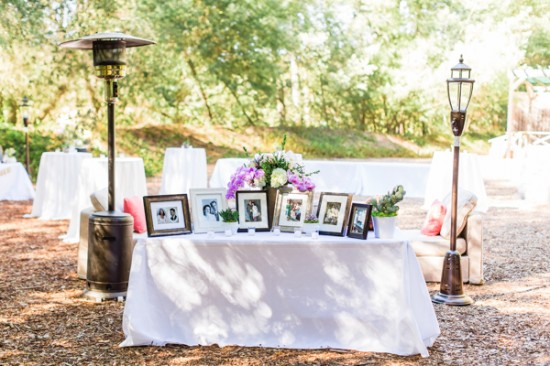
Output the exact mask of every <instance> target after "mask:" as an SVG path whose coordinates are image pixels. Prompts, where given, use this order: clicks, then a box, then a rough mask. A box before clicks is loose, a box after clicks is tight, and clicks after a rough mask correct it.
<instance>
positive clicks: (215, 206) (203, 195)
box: [189, 188, 227, 234]
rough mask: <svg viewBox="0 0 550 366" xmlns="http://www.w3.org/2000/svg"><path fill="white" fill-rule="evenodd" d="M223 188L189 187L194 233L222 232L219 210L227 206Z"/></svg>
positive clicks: (222, 226)
mask: <svg viewBox="0 0 550 366" xmlns="http://www.w3.org/2000/svg"><path fill="white" fill-rule="evenodd" d="M226 191H227V190H226V189H225V188H190V189H189V201H190V204H189V208H190V210H191V223H192V226H193V232H194V233H197V234H198V233H207V232H209V231H212V232H223V231H224V225H223V221H222V219H221V217H220V215H219V212H220V211H222V210H225V209H226V208H227V200H226V199H225V193H226Z"/></svg>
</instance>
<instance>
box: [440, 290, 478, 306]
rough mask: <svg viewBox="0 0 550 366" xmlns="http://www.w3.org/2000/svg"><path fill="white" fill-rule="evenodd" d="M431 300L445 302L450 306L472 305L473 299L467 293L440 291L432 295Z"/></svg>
mask: <svg viewBox="0 0 550 366" xmlns="http://www.w3.org/2000/svg"><path fill="white" fill-rule="evenodd" d="M432 302H433V303H435V304H445V305H451V306H466V305H472V304H473V303H474V300H472V298H471V297H470V296H468V295H464V294H462V295H447V294H444V293H441V292H438V293H437V294H435V295H433V296H432Z"/></svg>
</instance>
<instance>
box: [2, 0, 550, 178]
mask: <svg viewBox="0 0 550 366" xmlns="http://www.w3.org/2000/svg"><path fill="white" fill-rule="evenodd" d="M396 4H398V5H399V6H396ZM120 9H124V11H119V10H120ZM549 11H550V9H549V5H548V2H547V1H546V2H543V1H537V0H520V1H513V2H506V3H504V4H502V2H500V1H498V0H488V1H487V2H486V3H485V4H484V6H483V7H480V6H478V4H477V2H476V1H474V0H467V1H462V2H451V1H439V2H435V3H434V2H433V1H428V0H416V1H399V2H397V3H395V2H382V1H368V2H360V1H351V0H343V1H335V2H330V1H320V0H288V1H283V2H281V1H277V0H259V1H255V0H243V1H237V2H235V1H232V0H220V1H211V0H197V1H191V0H166V1H162V2H159V1H156V0H141V1H138V2H136V1H133V0H117V1H106V0H100V1H87V2H78V1H77V2H75V1H71V0H61V1H55V2H44V1H42V2H37V1H23V0H8V1H3V2H1V3H0V12H1V13H2V15H3V22H1V23H0V59H1V60H2V68H1V69H0V108H1V109H2V113H0V121H4V122H6V123H8V124H10V125H12V126H15V125H17V124H18V123H19V121H20V120H21V118H20V112H19V104H20V101H21V98H22V97H23V96H24V95H27V96H28V97H29V98H30V100H31V101H32V102H33V106H32V116H31V119H32V123H33V124H34V125H35V126H40V128H41V130H42V131H44V133H46V134H50V135H51V134H52V133H53V132H52V131H56V130H58V129H59V126H60V124H62V121H67V120H71V121H73V122H74V123H75V124H73V126H78V127H79V128H80V129H81V130H84V131H86V132H87V136H88V139H89V141H87V145H88V147H91V148H92V149H95V150H97V149H100V147H99V146H101V145H103V146H104V145H105V142H104V141H105V124H106V107H105V101H104V97H103V88H104V83H103V81H102V80H100V79H97V78H96V77H94V76H93V74H94V70H93V66H92V57H91V55H92V53H91V51H90V52H88V51H78V50H67V49H61V48H59V46H58V44H59V43H60V42H62V41H65V40H69V39H74V38H78V37H81V36H84V35H88V34H91V33H95V32H97V31H108V30H121V31H124V32H126V33H129V34H133V35H136V36H140V37H144V38H150V39H153V40H155V41H156V42H157V44H156V45H153V46H148V47H141V48H137V49H131V50H128V56H129V64H128V75H127V77H125V78H124V79H122V80H120V82H119V90H120V98H119V101H118V103H117V114H116V122H117V128H118V127H123V128H128V129H130V128H134V127H136V126H145V128H147V126H158V125H166V124H171V125H175V126H198V127H201V126H206V127H208V126H221V127H224V128H227V129H229V130H235V129H237V130H239V129H241V128H244V127H249V126H254V127H257V128H261V127H273V128H282V129H283V130H285V131H286V130H288V131H290V133H295V134H298V136H299V137H301V136H302V134H306V135H308V139H307V141H308V144H307V145H306V144H304V145H303V146H301V148H302V149H301V150H302V151H303V152H304V153H306V154H307V153H311V154H314V155H316V156H318V157H334V156H339V157H349V158H353V157H357V156H358V155H359V156H361V157H369V156H380V155H382V156H399V155H400V154H405V155H406V156H407V155H408V156H410V152H409V151H408V150H400V149H389V150H387V151H380V149H379V147H378V146H376V145H375V144H372V140H371V138H372V137H371V136H373V134H388V135H400V136H405V137H406V138H407V139H413V140H415V141H418V142H419V144H421V145H429V144H431V143H432V141H431V138H432V137H435V138H437V140H436V141H435V143H436V144H440V143H441V142H440V140H441V136H442V135H444V136H446V135H449V136H450V131H449V128H448V125H447V124H448V113H449V106H448V104H447V96H446V91H445V79H446V78H447V77H448V76H449V69H450V67H451V66H453V65H454V63H455V62H456V61H457V59H458V56H459V55H460V53H464V57H465V60H466V62H467V64H468V65H470V66H471V67H472V68H473V77H474V78H475V79H476V84H475V89H474V96H473V100H472V104H471V107H470V110H469V112H468V117H467V118H468V120H469V121H470V122H469V129H471V130H472V132H475V133H476V134H483V133H484V132H486V131H495V132H496V133H502V132H503V131H504V130H505V128H506V126H505V121H506V111H507V108H506V107H507V88H508V85H507V77H506V73H507V72H508V71H509V70H510V69H513V68H516V67H518V66H520V64H521V63H522V62H524V63H526V64H529V65H533V66H534V65H540V66H548V65H549V64H550V61H549V59H550V57H549V54H548V49H549V45H548V39H549V37H548V35H549V34H550V30H549V28H548V21H547V19H546V14H548V13H549ZM464 24H467V25H468V26H467V27H465V26H464ZM493 44H494V45H495V46H494V48H492V47H491V46H492V45H493ZM504 45H505V46H504ZM487 65H489V66H487ZM321 130H326V131H327V132H320V131H321ZM346 130H350V133H349V134H345V133H342V131H346ZM334 131H337V132H336V133H334ZM67 135H68V133H67ZM130 137H131V136H130ZM289 137H290V136H289ZM64 138H65V139H66V140H69V139H71V138H72V137H70V136H64ZM140 138H142V139H143V138H145V136H142V137H140ZM449 138H450V137H449ZM124 140H125V137H123V138H122V139H121V140H119V141H121V143H122V145H123V146H122V148H123V150H127V151H129V152H132V153H134V152H135V153H136V154H138V153H139V154H145V153H147V154H149V153H152V157H151V158H149V157H147V158H146V159H150V161H149V163H148V164H146V166H147V167H148V168H147V169H148V173H151V174H153V173H154V172H158V171H159V169H160V163H159V162H158V161H159V160H160V159H159V157H160V156H161V155H160V154H161V152H162V151H163V148H164V147H166V146H165V145H161V144H162V143H163V142H167V143H168V142H169V141H170V140H169V138H163V137H160V139H159V143H158V144H157V146H158V151H157V150H155V149H153V151H152V152H151V150H149V149H148V146H150V145H148V144H146V143H140V141H138V140H132V139H130V140H129V141H128V142H124ZM292 140H293V141H300V139H292ZM69 143H70V141H62V145H67V144H69ZM179 144H181V140H180V141H178V145H179ZM205 144H207V142H205ZM134 145H135V146H134ZM178 145H176V146H178ZM372 146H376V147H372ZM222 150H224V151H226V152H227V154H228V156H237V155H239V154H242V152H241V151H239V149H232V148H231V147H230V143H229V142H228V143H227V144H224V145H223V149H222ZM295 150H297V147H295ZM147 154H146V155H147ZM412 155H414V154H412Z"/></svg>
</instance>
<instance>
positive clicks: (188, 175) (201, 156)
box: [159, 147, 208, 194]
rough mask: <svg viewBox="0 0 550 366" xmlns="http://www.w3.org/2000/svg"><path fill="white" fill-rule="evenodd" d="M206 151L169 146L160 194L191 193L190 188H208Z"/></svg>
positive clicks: (165, 154) (165, 156)
mask: <svg viewBox="0 0 550 366" xmlns="http://www.w3.org/2000/svg"><path fill="white" fill-rule="evenodd" d="M207 184H208V183H207V169H206V151H205V150H204V149H196V148H192V147H190V148H182V147H169V148H167V149H166V151H165V153H164V165H163V166H162V182H161V186H160V192H159V193H160V194H180V193H189V188H206V187H207V186H208V185H207Z"/></svg>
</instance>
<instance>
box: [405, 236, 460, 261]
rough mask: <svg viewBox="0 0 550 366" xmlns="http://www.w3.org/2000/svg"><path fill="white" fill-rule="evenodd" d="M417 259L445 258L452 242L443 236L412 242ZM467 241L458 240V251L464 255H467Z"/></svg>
mask: <svg viewBox="0 0 550 366" xmlns="http://www.w3.org/2000/svg"><path fill="white" fill-rule="evenodd" d="M410 243H411V246H412V248H413V250H414V253H415V254H416V256H417V257H444V256H445V253H447V252H448V251H449V248H450V242H449V240H448V239H443V238H442V237H441V236H439V235H438V236H426V235H423V236H419V237H416V238H414V239H412V240H411V241H410ZM466 246H467V245H466V240H465V239H463V238H457V239H456V250H457V251H458V252H459V253H460V255H463V254H464V253H466Z"/></svg>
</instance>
